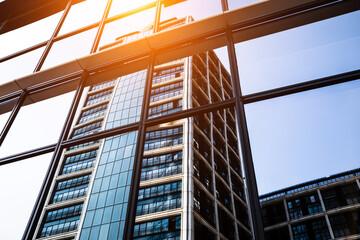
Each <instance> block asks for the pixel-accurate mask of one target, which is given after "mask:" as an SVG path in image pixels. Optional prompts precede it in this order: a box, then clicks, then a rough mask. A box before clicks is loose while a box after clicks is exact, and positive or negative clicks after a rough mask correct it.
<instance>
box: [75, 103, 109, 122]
mask: <svg viewBox="0 0 360 240" xmlns="http://www.w3.org/2000/svg"><path fill="white" fill-rule="evenodd" d="M107 107H108V104H107V103H105V104H102V105H100V106H97V107H94V108H91V109H89V110H86V111H84V112H82V113H81V115H80V120H79V123H83V122H87V121H89V120H91V119H95V118H97V117H101V116H104V115H105V112H106V110H107Z"/></svg>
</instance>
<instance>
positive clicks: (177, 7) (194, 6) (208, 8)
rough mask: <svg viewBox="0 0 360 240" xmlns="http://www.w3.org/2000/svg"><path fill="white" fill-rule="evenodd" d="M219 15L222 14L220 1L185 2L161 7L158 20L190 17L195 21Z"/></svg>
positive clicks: (197, 0)
mask: <svg viewBox="0 0 360 240" xmlns="http://www.w3.org/2000/svg"><path fill="white" fill-rule="evenodd" d="M165 3H166V1H165ZM219 13H222V7H221V0H187V1H183V2H180V3H177V4H174V5H171V6H166V5H165V7H164V5H162V10H161V17H160V20H161V21H166V20H168V19H171V18H174V17H176V18H178V19H180V18H183V17H186V16H191V17H192V18H193V19H194V20H195V21H196V20H200V19H203V18H206V17H210V16H212V15H215V14H219Z"/></svg>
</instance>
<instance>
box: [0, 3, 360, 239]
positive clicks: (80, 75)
mask: <svg viewBox="0 0 360 240" xmlns="http://www.w3.org/2000/svg"><path fill="white" fill-rule="evenodd" d="M221 2H222V7H223V11H227V10H228V3H227V0H222V1H221ZM341 2H347V3H349V2H350V3H353V4H358V3H356V1H354V0H344V1H337V0H332V1H316V3H314V2H311V4H308V5H303V6H301V7H299V8H291V9H288V11H282V12H277V13H274V14H272V15H271V16H259V17H258V18H257V19H253V20H252V21H245V22H240V23H239V24H237V25H235V26H228V27H227V28H226V29H223V31H221V32H213V33H212V34H211V35H209V36H198V35H196V33H194V35H193V38H192V39H190V40H187V42H185V43H184V42H179V43H177V45H173V46H171V47H172V48H176V47H177V46H182V45H184V44H194V43H199V42H200V43H201V41H203V40H204V39H207V38H209V37H210V38H211V37H212V36H219V35H223V36H225V37H226V43H227V44H226V46H227V49H228V56H229V62H230V69H231V79H232V84H233V86H234V96H235V97H234V98H233V99H230V100H225V101H222V102H217V103H211V104H207V105H203V106H200V107H195V108H192V109H189V110H183V111H180V112H177V113H172V114H169V115H166V116H163V117H157V118H153V119H148V118H147V113H148V107H149V106H148V105H149V98H150V90H151V78H152V71H153V68H154V66H155V56H156V53H158V51H157V52H156V53H155V50H153V51H151V52H146V53H143V55H142V56H135V57H134V59H141V58H142V59H145V60H149V64H148V72H147V82H146V85H145V91H144V92H145V96H144V102H143V105H142V115H141V119H140V121H139V122H138V123H135V124H129V125H125V126H122V127H117V128H113V129H110V130H104V131H102V132H98V133H95V134H92V135H88V136H84V137H81V138H77V139H68V134H69V130H70V127H71V123H72V121H73V119H74V116H75V113H76V109H77V108H78V105H79V101H80V98H81V95H82V92H83V90H84V87H85V86H86V85H88V84H89V83H88V81H87V78H88V76H89V75H90V74H91V73H92V72H95V71H98V70H101V69H108V68H110V67H112V66H116V65H117V64H121V62H120V63H119V62H118V61H114V62H111V63H106V64H103V65H100V66H98V67H97V68H94V69H89V70H88V71H78V72H76V73H74V74H71V75H69V76H63V77H61V78H58V79H52V80H50V81H48V82H46V83H44V84H39V85H36V86H32V87H29V88H27V89H25V90H22V91H17V92H14V93H12V94H10V95H6V96H3V97H0V106H1V105H2V104H6V103H8V102H9V101H13V102H15V100H17V102H16V104H14V107H13V109H12V113H11V115H10V117H9V119H8V121H7V122H6V124H5V126H4V128H3V130H2V132H1V135H0V145H1V143H2V142H3V141H4V139H5V137H6V135H7V133H8V132H9V130H10V128H11V125H12V123H13V122H14V120H15V118H16V116H17V113H18V112H19V111H20V109H21V107H22V106H24V103H25V100H26V97H28V96H31V94H34V93H37V92H41V91H46V90H48V89H49V88H53V87H56V86H59V85H62V84H66V83H70V84H76V85H77V90H76V93H75V97H74V100H73V102H72V104H71V107H70V110H69V113H68V117H67V119H66V122H65V124H64V127H63V130H62V132H61V135H60V137H59V140H58V142H57V143H55V144H51V145H48V146H43V147H40V148H37V149H33V150H30V151H26V152H23V153H19V154H15V155H12V156H8V157H5V158H2V159H0V165H4V164H8V163H12V162H16V161H20V160H24V159H27V158H30V157H35V156H39V155H42V154H45V153H49V152H54V154H53V157H52V160H51V163H50V166H49V169H48V171H47V174H46V178H45V181H44V183H43V186H42V188H41V191H40V193H39V196H38V199H37V203H36V205H35V207H34V209H33V212H32V216H31V218H30V220H29V223H28V225H27V228H26V231H25V233H24V235H23V238H22V239H23V240H26V239H31V238H32V237H33V234H34V232H35V228H36V223H37V222H38V220H39V216H40V213H41V209H42V208H43V206H44V202H45V198H46V195H47V194H48V192H49V188H50V183H51V181H52V179H53V177H54V174H55V169H56V167H57V165H58V162H59V159H60V156H61V153H62V150H63V149H64V148H67V147H69V146H74V145H77V144H81V143H85V142H89V141H93V140H99V139H103V138H106V137H109V136H114V135H118V134H121V133H126V132H129V131H134V130H138V131H139V134H138V139H137V151H136V152H137V153H138V154H137V155H136V157H135V166H134V168H135V170H137V171H134V174H133V179H132V180H133V182H134V183H135V184H134V186H136V187H135V188H134V189H132V191H131V193H130V199H129V203H131V204H129V206H128V209H127V212H128V216H129V219H130V220H129V221H127V226H126V227H125V229H128V231H126V233H125V234H126V235H125V236H126V237H127V239H130V237H131V236H132V229H133V224H134V221H135V215H134V213H135V211H134V209H135V208H136V200H137V191H138V184H136V183H138V182H139V179H140V171H139V168H138V167H137V166H140V165H139V164H140V160H141V158H142V154H143V145H144V144H143V143H144V139H145V133H146V128H147V127H149V126H154V125H157V124H160V123H165V122H168V121H172V120H175V119H181V118H187V117H192V116H195V115H198V114H200V113H206V112H212V111H216V110H219V109H224V108H231V107H235V110H236V111H235V112H236V121H237V126H238V128H237V134H238V136H239V139H240V146H241V151H242V158H243V161H244V165H245V177H246V183H247V187H248V195H249V205H250V209H251V214H252V224H253V231H254V237H255V239H260V240H261V239H264V234H263V225H262V220H261V219H262V218H261V211H260V210H261V209H260V204H259V196H258V192H257V186H256V178H255V172H254V166H253V161H252V154H251V147H250V141H249V136H248V130H247V124H246V116H245V111H244V106H245V104H248V103H254V102H258V101H263V100H267V99H272V98H276V97H280V96H285V95H289V94H294V93H299V92H303V91H308V90H312V89H318V88H322V87H326V86H331V85H334V84H339V83H344V82H349V81H353V80H356V79H359V78H360V70H356V71H352V72H347V73H343V74H338V75H334V76H328V77H325V78H320V79H315V80H311V81H307V82H302V83H299V84H293V85H288V86H285V87H281V88H276V89H271V90H268V91H263V92H258V93H254V94H250V95H245V96H243V95H242V93H241V87H240V78H239V72H238V67H237V61H236V54H235V45H234V44H235V41H234V37H233V36H234V33H236V32H239V31H241V30H242V29H246V28H251V27H256V26H258V25H261V24H267V23H269V22H276V21H279V20H282V19H283V18H286V17H289V18H291V17H293V16H294V15H297V16H298V15H300V16H301V15H302V14H306V13H307V11H317V9H321V8H324V7H325V8H326V7H333V6H335V9H336V4H339V3H341ZM71 3H72V0H69V2H68V4H67V6H66V8H65V10H64V13H63V16H62V17H61V20H60V22H59V23H58V25H57V27H56V29H55V31H54V33H53V34H52V36H51V38H50V40H48V41H46V42H43V43H40V44H38V45H35V46H33V47H30V48H27V49H25V50H23V51H20V52H17V53H14V54H12V55H9V56H7V57H5V58H2V59H0V62H3V61H6V60H9V59H11V58H14V57H16V56H19V55H21V54H23V53H26V52H30V51H31V50H34V49H37V48H39V47H42V46H46V49H45V51H44V53H43V55H42V57H41V59H40V60H39V62H38V64H37V66H36V68H35V70H34V72H37V71H39V70H40V68H41V66H42V64H43V63H44V61H45V57H46V56H47V54H48V52H49V49H50V47H51V45H52V44H53V43H54V42H55V41H58V40H60V39H63V38H65V37H67V36H72V35H75V34H77V33H79V32H81V31H84V30H86V29H91V28H93V27H96V26H99V29H98V32H97V34H96V37H95V40H94V43H93V47H92V50H91V52H90V53H94V52H95V51H96V50H97V48H98V44H99V40H100V36H101V33H102V31H103V29H104V25H105V22H109V19H106V18H107V15H108V13H109V10H110V7H111V4H112V0H109V1H108V3H107V6H106V10H105V13H104V16H103V17H102V19H101V21H100V22H98V23H94V24H92V25H89V26H87V27H84V28H82V29H79V30H76V31H73V32H70V33H68V34H66V35H64V36H60V37H58V36H57V35H58V33H59V30H60V27H61V25H62V24H63V22H64V20H65V17H66V15H67V14H68V12H69V10H70V8H71ZM161 5H162V2H161V1H160V0H158V1H157V2H156V4H155V3H151V4H148V5H146V6H143V7H141V8H139V9H135V10H134V11H135V12H136V11H140V10H144V9H148V8H151V7H156V15H155V27H154V29H155V30H157V26H158V23H159V19H160V9H161ZM359 8H360V6H356V7H355V8H354V9H359ZM126 14H129V13H126ZM126 14H123V15H121V14H120V15H119V16H115V17H112V18H111V20H114V19H119V18H122V17H125V16H126ZM339 14H341V12H339V13H334V15H335V16H336V15H339ZM303 24H305V23H303ZM264 35H265V34H264ZM236 41H238V40H236Z"/></svg>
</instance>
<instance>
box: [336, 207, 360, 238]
mask: <svg viewBox="0 0 360 240" xmlns="http://www.w3.org/2000/svg"><path fill="white" fill-rule="evenodd" d="M329 220H330V224H331V227H332V230H333V232H334V236H335V237H344V236H348V235H352V234H356V233H360V211H359V210H357V211H355V212H345V213H341V214H337V215H332V216H329Z"/></svg>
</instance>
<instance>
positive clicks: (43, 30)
mask: <svg viewBox="0 0 360 240" xmlns="http://www.w3.org/2000/svg"><path fill="white" fill-rule="evenodd" d="M62 13H63V11H61V12H59V13H56V14H54V15H52V16H50V17H47V18H44V19H41V20H39V21H37V22H34V23H31V24H28V25H26V26H24V27H22V28H18V29H15V30H13V31H10V32H7V33H4V34H1V35H0V46H6V48H4V47H2V48H1V51H0V58H1V57H5V56H7V55H9V54H11V53H14V52H17V51H20V50H23V49H25V48H28V47H30V46H33V45H35V44H37V43H40V42H43V41H46V40H48V39H49V38H50V37H51V35H52V34H53V32H54V30H55V27H56V25H57V24H58V22H59V20H60V18H61V15H62Z"/></svg>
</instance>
